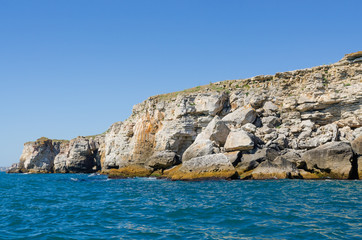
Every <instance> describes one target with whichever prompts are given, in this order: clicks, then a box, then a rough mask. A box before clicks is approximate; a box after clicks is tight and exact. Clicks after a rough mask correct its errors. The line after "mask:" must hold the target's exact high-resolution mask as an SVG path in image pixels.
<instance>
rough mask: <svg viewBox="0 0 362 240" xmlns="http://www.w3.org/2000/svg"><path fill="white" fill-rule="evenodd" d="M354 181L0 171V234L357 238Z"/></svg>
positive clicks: (359, 202)
mask: <svg viewBox="0 0 362 240" xmlns="http://www.w3.org/2000/svg"><path fill="white" fill-rule="evenodd" d="M361 193H362V182H361V181H303V180H275V181H274V180H273V181H204V182H179V181H176V182H173V181H168V180H156V179H152V178H135V179H119V180H108V179H107V178H106V177H105V176H94V175H86V174H5V173H0V196H1V200H0V239H24V238H27V239H362V230H361V229H362V197H361Z"/></svg>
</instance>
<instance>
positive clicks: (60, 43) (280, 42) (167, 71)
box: [0, 0, 362, 166]
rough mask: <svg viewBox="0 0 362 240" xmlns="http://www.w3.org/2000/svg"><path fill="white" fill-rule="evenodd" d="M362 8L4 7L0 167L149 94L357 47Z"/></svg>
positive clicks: (104, 0) (83, 0)
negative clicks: (26, 148) (35, 143)
mask: <svg viewBox="0 0 362 240" xmlns="http://www.w3.org/2000/svg"><path fill="white" fill-rule="evenodd" d="M361 9H362V1H360V0H356V1H352V0H351V1H349V0H345V1H342V0H341V1H332V0H329V1H317V0H313V1H308V0H307V1H306V0H303V1H291V0H286V1H277V0H275V1H273V0H265V1H262V0H249V1H243V0H218V1H214V0H177V1H176V0H152V1H151V0H144V1H140V0H129V1H122V0H117V1H111V0H98V1H94V0H52V1H49V0H44V1H39V0H31V1H29V0H23V1H21V0H6V1H5V0H0V82H1V87H0V110H1V115H0V116H1V117H0V136H1V138H0V146H1V150H2V152H1V157H0V166H9V165H10V164H11V163H14V162H18V159H19V157H20V155H21V151H22V148H23V143H24V142H26V141H31V140H35V139H37V138H39V137H42V136H46V137H48V138H56V139H71V138H74V137H76V136H79V135H81V136H86V135H94V134H98V133H102V132H104V131H105V130H106V129H107V128H108V127H109V126H110V125H111V124H112V123H113V122H116V121H121V120H124V119H126V118H127V117H128V116H129V115H130V113H131V110H132V106H133V105H134V104H136V103H139V102H141V101H143V100H144V99H146V98H148V97H149V96H152V95H157V94H161V93H167V92H173V91H179V90H183V89H186V88H190V87H194V86H197V85H204V84H208V83H210V82H217V81H221V80H227V79H239V78H247V77H252V76H255V75H261V74H274V73H276V72H282V71H288V70H294V69H300V68H307V67H312V66H316V65H323V64H330V63H333V62H336V61H338V60H339V59H340V58H342V57H343V55H344V54H346V53H350V52H355V51H359V50H362V47H361V43H362V19H361Z"/></svg>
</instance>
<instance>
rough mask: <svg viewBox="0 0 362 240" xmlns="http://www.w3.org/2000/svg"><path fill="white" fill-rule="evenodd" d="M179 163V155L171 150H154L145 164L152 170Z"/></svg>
mask: <svg viewBox="0 0 362 240" xmlns="http://www.w3.org/2000/svg"><path fill="white" fill-rule="evenodd" d="M179 163H181V161H180V157H179V156H178V155H177V154H176V153H174V152H172V151H162V152H156V153H154V154H153V155H152V157H151V158H150V159H149V160H148V161H147V162H146V165H147V166H149V167H151V168H153V169H154V170H158V169H166V168H170V167H172V166H174V165H176V164H179Z"/></svg>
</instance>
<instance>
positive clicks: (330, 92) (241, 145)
mask: <svg viewBox="0 0 362 240" xmlns="http://www.w3.org/2000/svg"><path fill="white" fill-rule="evenodd" d="M361 103H362V52H361V51H360V52H356V53H352V54H347V55H345V56H344V57H343V58H342V59H341V60H340V61H338V62H337V63H334V64H331V65H323V66H317V67H313V68H308V69H301V70H295V71H289V72H283V73H276V74H275V75H261V76H256V77H253V78H249V79H239V80H227V81H222V82H217V83H210V84H208V85H204V86H198V87H194V88H191V89H187V90H184V91H180V92H174V93H169V94H163V95H158V96H153V97H150V98H148V99H147V100H145V101H144V102H142V103H139V104H137V105H135V106H134V107H133V111H132V115H131V116H130V117H129V118H128V119H127V120H125V121H123V122H116V123H114V124H113V125H112V126H111V127H110V128H109V129H108V130H107V131H106V132H105V133H103V134H100V135H96V136H88V137H77V138H75V139H72V140H70V141H68V140H52V139H48V138H45V137H43V138H40V139H38V140H36V141H34V142H28V143H25V144H24V149H23V153H22V155H21V157H20V161H19V163H17V164H14V165H13V166H12V167H11V168H10V169H9V170H8V172H9V173H27V172H28V173H92V172H100V173H103V174H108V176H109V177H111V178H124V177H137V176H138V177H148V176H154V177H160V178H168V179H172V180H202V179H284V178H298V179H320V178H332V179H361V178H362V104H361Z"/></svg>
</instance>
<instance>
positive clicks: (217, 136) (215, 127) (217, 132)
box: [182, 116, 230, 162]
mask: <svg viewBox="0 0 362 240" xmlns="http://www.w3.org/2000/svg"><path fill="white" fill-rule="evenodd" d="M229 132H230V129H229V128H228V127H227V126H226V124H225V123H224V122H223V121H222V120H221V119H220V117H218V116H216V117H214V118H213V120H212V121H211V122H210V123H209V124H208V125H207V127H206V128H205V129H204V130H203V131H202V132H201V133H200V134H199V135H197V137H196V139H195V141H194V142H193V143H192V144H191V145H190V146H189V147H188V148H187V149H186V151H185V152H184V153H183V155H182V161H183V162H184V161H188V160H190V159H191V158H195V157H200V156H204V155H208V154H212V153H214V152H215V151H214V149H215V147H216V150H217V151H218V149H217V147H222V146H224V144H225V141H226V138H227V136H228V135H229Z"/></svg>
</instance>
